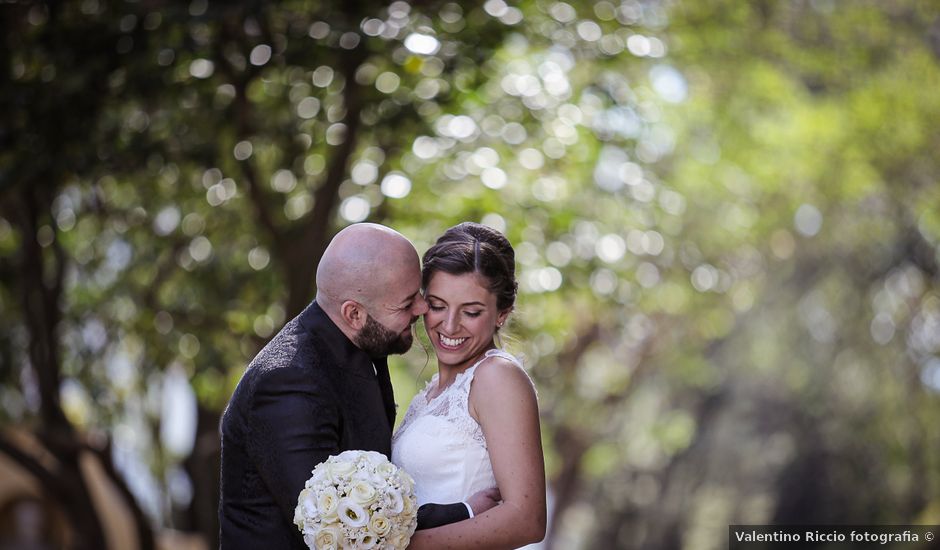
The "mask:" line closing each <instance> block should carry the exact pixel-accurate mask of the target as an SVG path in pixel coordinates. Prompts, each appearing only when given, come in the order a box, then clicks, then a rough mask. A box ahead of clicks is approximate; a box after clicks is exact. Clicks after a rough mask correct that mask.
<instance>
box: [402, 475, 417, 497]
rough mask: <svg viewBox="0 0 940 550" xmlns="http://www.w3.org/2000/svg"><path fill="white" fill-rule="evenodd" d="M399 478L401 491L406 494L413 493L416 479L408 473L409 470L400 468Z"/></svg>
mask: <svg viewBox="0 0 940 550" xmlns="http://www.w3.org/2000/svg"><path fill="white" fill-rule="evenodd" d="M398 479H399V485H400V486H401V492H402V493H405V494H406V495H407V494H409V493H413V492H414V490H415V480H413V479H411V476H410V475H408V472H406V471H404V470H401V469H399V470H398Z"/></svg>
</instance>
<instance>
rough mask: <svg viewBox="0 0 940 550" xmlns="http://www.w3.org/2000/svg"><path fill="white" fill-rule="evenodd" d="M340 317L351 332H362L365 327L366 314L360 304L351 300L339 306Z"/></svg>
mask: <svg viewBox="0 0 940 550" xmlns="http://www.w3.org/2000/svg"><path fill="white" fill-rule="evenodd" d="M339 314H340V317H342V318H343V321H344V322H345V323H346V324H347V325H348V326H349V327H350V328H352V329H353V330H357V331H358V330H362V327H364V326H365V325H366V317H368V313H366V310H365V308H364V307H362V304H360V303H359V302H356V301H353V300H346V301H345V302H343V303H342V305H340V306H339Z"/></svg>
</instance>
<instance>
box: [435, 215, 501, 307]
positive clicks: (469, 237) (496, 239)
mask: <svg viewBox="0 0 940 550" xmlns="http://www.w3.org/2000/svg"><path fill="white" fill-rule="evenodd" d="M422 264H423V266H422V268H421V286H422V287H423V288H427V287H428V283H429V282H430V281H431V276H432V275H433V274H434V273H435V272H437V271H443V272H444V273H449V274H451V275H463V274H465V273H478V274H480V275H482V276H483V277H484V279H485V280H486V282H487V284H488V286H489V289H490V292H492V293H493V294H494V295H495V296H496V307H497V309H499V310H500V311H503V310H506V309H509V308H511V307H512V306H513V304H514V303H515V302H516V291H517V289H518V288H519V285H518V283H517V282H516V253H515V251H514V250H513V249H512V245H511V244H509V240H508V239H507V238H506V237H505V236H504V235H503V234H502V233H500V232H499V231H496V230H495V229H493V228H491V227H487V226H485V225H482V224H479V223H473V222H464V223H461V224H459V225H455V226H454V227H451V228H450V229H448V230H447V231H445V232H444V234H443V235H441V237H440V238H439V239H437V242H436V243H434V246H432V247H431V248H429V249H428V251H427V252H425V253H424V258H423V259H422Z"/></svg>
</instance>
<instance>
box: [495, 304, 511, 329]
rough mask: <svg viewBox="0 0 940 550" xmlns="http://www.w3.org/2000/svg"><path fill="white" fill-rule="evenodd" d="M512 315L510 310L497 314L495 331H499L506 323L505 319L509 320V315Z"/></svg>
mask: <svg viewBox="0 0 940 550" xmlns="http://www.w3.org/2000/svg"><path fill="white" fill-rule="evenodd" d="M510 313H512V308H509V309H506V310H503V311H500V312H499V315H497V316H496V330H499V329H500V328H502V327H503V325H504V324H505V323H506V319H508V318H509V314H510Z"/></svg>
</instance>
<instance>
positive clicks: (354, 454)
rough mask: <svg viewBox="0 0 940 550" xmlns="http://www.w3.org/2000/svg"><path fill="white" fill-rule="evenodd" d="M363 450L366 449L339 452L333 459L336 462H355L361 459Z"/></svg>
mask: <svg viewBox="0 0 940 550" xmlns="http://www.w3.org/2000/svg"><path fill="white" fill-rule="evenodd" d="M363 452H364V451H343V452H341V453H339V454H338V455H336V456H334V457H332V460H333V461H336V462H346V463H349V464H355V462H356V461H357V460H359V457H360V456H361V455H362V453H363Z"/></svg>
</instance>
